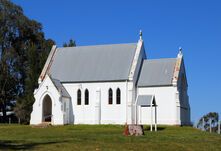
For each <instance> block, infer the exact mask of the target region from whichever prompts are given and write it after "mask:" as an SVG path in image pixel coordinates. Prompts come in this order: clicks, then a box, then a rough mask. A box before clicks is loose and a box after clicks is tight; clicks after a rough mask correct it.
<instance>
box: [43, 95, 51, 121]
mask: <svg viewBox="0 0 221 151" xmlns="http://www.w3.org/2000/svg"><path fill="white" fill-rule="evenodd" d="M42 109H43V111H42V122H51V118H52V101H51V97H50V96H49V95H46V96H45V97H44V99H43V107H42Z"/></svg>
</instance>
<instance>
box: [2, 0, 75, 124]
mask: <svg viewBox="0 0 221 151" xmlns="http://www.w3.org/2000/svg"><path fill="white" fill-rule="evenodd" d="M54 44H55V41H54V40H52V39H47V38H45V35H44V32H43V31H42V25H41V24H40V23H39V22H37V21H36V20H33V19H29V18H28V17H26V16H25V15H24V13H23V10H22V8H21V7H20V6H18V5H15V4H13V3H12V2H11V1H9V0H0V112H2V114H3V116H2V119H1V120H2V121H1V122H6V121H7V116H6V112H7V111H8V110H11V111H12V110H13V111H15V113H16V116H17V117H18V118H19V119H20V121H21V122H23V123H28V122H29V120H30V113H31V111H32V104H33V102H34V97H33V91H34V89H36V88H37V87H38V82H37V80H38V76H39V74H40V72H41V70H42V68H43V66H44V64H45V61H46V59H47V56H48V54H49V52H50V50H51V47H52V45H54ZM64 46H65V47H70V46H76V44H75V41H73V40H70V41H69V43H64Z"/></svg>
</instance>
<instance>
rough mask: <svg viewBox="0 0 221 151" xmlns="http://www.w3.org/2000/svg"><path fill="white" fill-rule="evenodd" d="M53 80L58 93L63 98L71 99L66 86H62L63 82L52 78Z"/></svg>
mask: <svg viewBox="0 0 221 151" xmlns="http://www.w3.org/2000/svg"><path fill="white" fill-rule="evenodd" d="M51 80H52V82H53V84H54V86H55V87H56V88H57V90H58V92H59V93H60V94H61V95H62V96H64V97H69V98H70V97H71V96H70V95H69V93H68V92H67V90H66V89H65V88H64V86H63V85H62V84H61V82H60V81H59V80H57V79H52V78H51Z"/></svg>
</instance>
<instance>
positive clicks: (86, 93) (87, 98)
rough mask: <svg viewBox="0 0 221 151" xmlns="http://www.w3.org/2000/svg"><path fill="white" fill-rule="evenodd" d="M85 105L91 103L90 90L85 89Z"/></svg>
mask: <svg viewBox="0 0 221 151" xmlns="http://www.w3.org/2000/svg"><path fill="white" fill-rule="evenodd" d="M84 105H89V91H88V89H85V91H84Z"/></svg>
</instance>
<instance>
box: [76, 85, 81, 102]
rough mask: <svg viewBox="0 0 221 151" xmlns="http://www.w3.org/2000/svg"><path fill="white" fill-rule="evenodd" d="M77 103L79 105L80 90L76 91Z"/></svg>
mask: <svg viewBox="0 0 221 151" xmlns="http://www.w3.org/2000/svg"><path fill="white" fill-rule="evenodd" d="M77 105H81V90H80V89H78V91H77Z"/></svg>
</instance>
